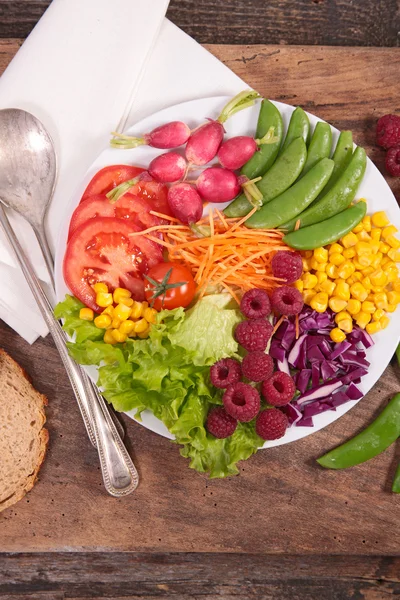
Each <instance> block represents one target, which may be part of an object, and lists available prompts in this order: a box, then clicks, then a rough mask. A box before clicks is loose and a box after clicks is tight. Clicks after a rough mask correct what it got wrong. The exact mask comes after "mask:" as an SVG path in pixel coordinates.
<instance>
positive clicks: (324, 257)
mask: <svg viewBox="0 0 400 600" xmlns="http://www.w3.org/2000/svg"><path fill="white" fill-rule="evenodd" d="M314 258H315V259H316V260H317V261H318V262H319V263H326V262H328V250H327V249H326V248H322V247H321V248H315V250H314Z"/></svg>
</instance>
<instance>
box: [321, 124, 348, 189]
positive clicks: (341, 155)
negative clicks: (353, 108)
mask: <svg viewBox="0 0 400 600" xmlns="http://www.w3.org/2000/svg"><path fill="white" fill-rule="evenodd" d="M352 155H353V134H352V133H351V131H342V132H341V133H340V135H339V139H338V141H337V144H336V148H335V152H334V153H333V156H332V160H333V162H334V163H335V166H334V167H333V173H332V175H331V178H330V180H329V181H328V183H327V184H326V186H325V188H324V190H323V191H322V194H323V195H325V194H327V193H328V192H329V190H330V189H331V188H332V187H333V186H334V185H335V183H336V182H337V180H338V179H339V177H340V176H341V174H342V173H343V171H344V170H345V169H346V167H347V166H348V164H349V163H350V161H351V157H352ZM322 194H321V197H322Z"/></svg>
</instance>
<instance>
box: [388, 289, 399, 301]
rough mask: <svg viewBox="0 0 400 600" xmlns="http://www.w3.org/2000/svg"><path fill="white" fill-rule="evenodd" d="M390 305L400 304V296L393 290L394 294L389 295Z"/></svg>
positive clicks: (389, 293)
mask: <svg viewBox="0 0 400 600" xmlns="http://www.w3.org/2000/svg"><path fill="white" fill-rule="evenodd" d="M387 297H388V301H389V304H399V302H400V294H399V292H396V291H395V290H393V291H392V292H388V294H387Z"/></svg>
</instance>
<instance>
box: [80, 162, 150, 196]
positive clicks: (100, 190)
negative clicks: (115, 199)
mask: <svg viewBox="0 0 400 600" xmlns="http://www.w3.org/2000/svg"><path fill="white" fill-rule="evenodd" d="M143 171H144V169H142V168H140V167H133V166H131V165H111V166H109V167H104V169H100V171H97V173H96V175H95V176H94V177H93V178H92V180H91V181H90V182H89V183H88V185H87V188H86V190H85V191H84V192H83V195H82V198H81V202H83V200H86V198H89V197H90V196H97V195H98V194H107V192H109V191H110V190H112V189H113V188H115V187H117V185H119V184H120V183H123V182H124V181H128V179H133V178H134V177H137V176H138V175H139V174H140V173H142V172H143Z"/></svg>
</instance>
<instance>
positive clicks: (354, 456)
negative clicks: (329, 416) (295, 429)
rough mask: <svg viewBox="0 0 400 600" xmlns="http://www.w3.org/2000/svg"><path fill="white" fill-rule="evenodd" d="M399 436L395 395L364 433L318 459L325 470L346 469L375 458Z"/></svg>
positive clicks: (399, 402) (399, 405) (398, 401)
mask: <svg viewBox="0 0 400 600" xmlns="http://www.w3.org/2000/svg"><path fill="white" fill-rule="evenodd" d="M399 435H400V394H396V396H395V397H394V398H392V399H391V400H390V402H389V403H388V405H387V406H386V407H385V408H384V409H383V411H382V412H381V413H380V415H378V417H377V418H376V419H375V421H373V422H372V423H371V425H369V426H368V427H367V428H366V429H364V431H362V432H361V433H359V434H358V435H356V436H355V437H354V438H352V439H351V440H349V441H348V442H346V443H345V444H342V445H341V446H338V447H337V448H335V449H334V450H331V451H330V452H328V453H327V454H325V455H324V456H321V458H319V459H318V461H317V462H318V463H319V464H320V465H321V466H322V467H325V468H326V469H346V468H347V467H354V466H355V465H359V464H361V463H363V462H365V461H367V460H369V459H370V458H373V457H374V456H377V455H378V454H380V453H381V452H383V451H384V450H386V448H388V447H389V446H390V444H392V443H393V442H394V441H395V440H396V439H397V438H398V437H399Z"/></svg>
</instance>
